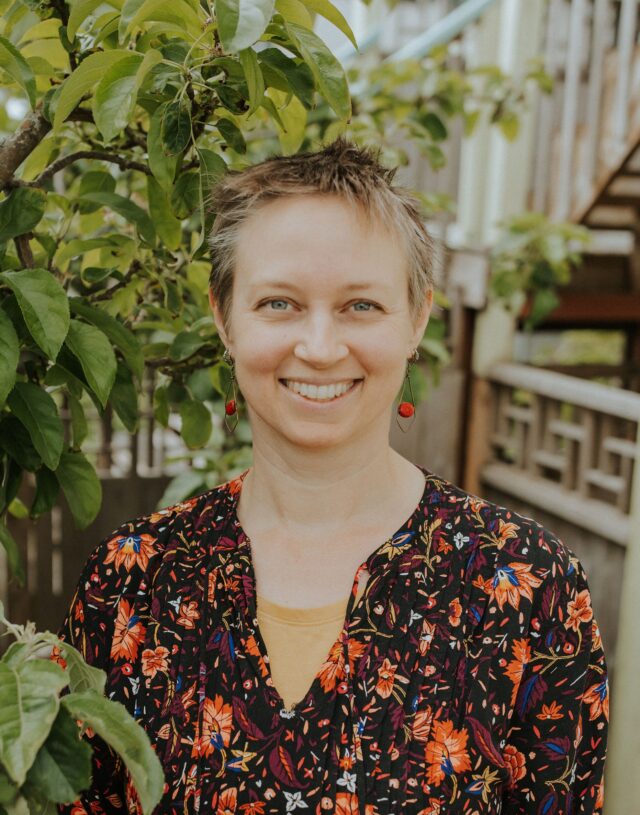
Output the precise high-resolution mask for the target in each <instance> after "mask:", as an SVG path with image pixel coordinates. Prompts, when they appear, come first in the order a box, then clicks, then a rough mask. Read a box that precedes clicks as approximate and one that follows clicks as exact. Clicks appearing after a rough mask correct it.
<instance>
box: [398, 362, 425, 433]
mask: <svg viewBox="0 0 640 815" xmlns="http://www.w3.org/2000/svg"><path fill="white" fill-rule="evenodd" d="M419 359H420V354H419V353H418V349H417V348H416V349H415V351H414V352H413V356H412V357H411V358H410V359H408V360H407V372H406V374H405V381H404V383H403V387H402V394H403V395H404V386H405V384H406V385H408V386H409V394H410V396H411V401H410V402H400V404H399V405H398V411H397V413H398V416H402V418H403V419H410V418H411V417H413V416H415V412H416V406H415V401H414V398H413V388H412V387H411V377H410V376H409V372H410V370H411V366H412V365H413V363H414V362H417V361H418V360H419ZM396 423H397V425H398V427H399V428H400V430H402V431H403V433H406V432H407V430H408V429H409V427H411V425H412V424H413V422H411V424H409V425H408V426H407V427H403V426H402V425H401V424H400V422H399V421H398V418H397V417H396Z"/></svg>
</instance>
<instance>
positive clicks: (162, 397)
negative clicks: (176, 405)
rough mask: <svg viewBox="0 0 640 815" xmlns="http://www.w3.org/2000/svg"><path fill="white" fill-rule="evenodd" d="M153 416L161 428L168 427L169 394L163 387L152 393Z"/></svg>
mask: <svg viewBox="0 0 640 815" xmlns="http://www.w3.org/2000/svg"><path fill="white" fill-rule="evenodd" d="M153 416H154V418H155V420H156V421H157V422H159V423H160V424H161V425H162V426H163V427H168V426H169V394H168V390H167V387H166V386H165V385H161V386H160V387H158V388H156V389H155V391H154V392H153Z"/></svg>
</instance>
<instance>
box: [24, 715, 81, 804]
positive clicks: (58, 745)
mask: <svg viewBox="0 0 640 815" xmlns="http://www.w3.org/2000/svg"><path fill="white" fill-rule="evenodd" d="M79 736H80V731H79V730H78V725H77V724H76V723H75V719H74V718H73V717H72V716H70V715H69V713H68V712H67V711H66V710H65V709H64V708H61V709H60V710H59V711H58V715H57V716H56V718H55V721H54V723H53V727H52V728H51V732H50V733H49V737H48V738H47V740H46V741H45V743H44V744H43V745H42V747H41V748H40V750H39V751H38V754H37V755H36V759H35V761H34V762H33V765H32V766H31V769H30V770H29V772H28V773H27V780H26V784H25V789H26V791H27V792H28V793H30V794H31V795H32V796H37V797H38V798H39V799H40V800H42V801H53V802H54V803H56V804H71V803H73V802H74V801H77V800H78V797H79V794H80V792H81V791H82V790H86V789H88V788H89V786H90V785H91V752H92V751H91V747H90V745H89V744H87V742H86V741H83V740H81V739H80V738H79Z"/></svg>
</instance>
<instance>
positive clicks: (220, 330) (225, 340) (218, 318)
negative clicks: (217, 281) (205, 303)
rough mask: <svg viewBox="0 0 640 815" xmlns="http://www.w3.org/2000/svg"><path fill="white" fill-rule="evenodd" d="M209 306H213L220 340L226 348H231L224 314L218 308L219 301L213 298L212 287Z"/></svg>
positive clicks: (212, 309)
mask: <svg viewBox="0 0 640 815" xmlns="http://www.w3.org/2000/svg"><path fill="white" fill-rule="evenodd" d="M209 304H210V306H211V311H212V312H213V320H214V322H215V324H216V328H217V329H218V335H219V336H220V339H221V340H222V342H223V343H224V345H225V348H229V337H228V336H227V332H226V331H225V328H224V321H223V319H222V312H221V311H220V307H219V306H218V301H217V300H216V299H215V297H214V296H213V289H212V288H211V287H210V288H209ZM229 350H231V349H229Z"/></svg>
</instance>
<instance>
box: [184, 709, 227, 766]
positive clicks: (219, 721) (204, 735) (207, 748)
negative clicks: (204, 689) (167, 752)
mask: <svg viewBox="0 0 640 815" xmlns="http://www.w3.org/2000/svg"><path fill="white" fill-rule="evenodd" d="M232 721H233V708H232V706H231V705H227V704H225V703H224V701H223V699H222V696H220V695H219V694H216V698H215V699H205V700H204V706H203V709H202V730H201V732H200V734H199V735H198V736H197V737H196V739H195V741H194V743H193V749H192V751H191V755H192V757H195V756H209V755H211V753H213V751H214V750H216V749H217V750H221V749H222V748H223V747H228V746H229V740H230V738H231V723H232Z"/></svg>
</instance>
